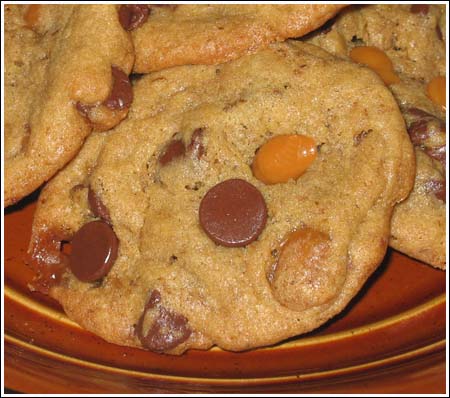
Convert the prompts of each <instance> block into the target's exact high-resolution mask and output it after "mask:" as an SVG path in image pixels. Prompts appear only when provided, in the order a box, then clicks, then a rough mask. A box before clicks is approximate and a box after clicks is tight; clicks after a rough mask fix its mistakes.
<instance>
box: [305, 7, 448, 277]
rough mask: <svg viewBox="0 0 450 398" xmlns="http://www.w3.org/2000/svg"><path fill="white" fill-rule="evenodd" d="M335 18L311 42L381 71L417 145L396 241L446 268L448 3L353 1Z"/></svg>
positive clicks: (394, 234)
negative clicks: (414, 169) (365, 3)
mask: <svg viewBox="0 0 450 398" xmlns="http://www.w3.org/2000/svg"><path fill="white" fill-rule="evenodd" d="M332 22H333V23H330V24H329V25H328V26H327V27H326V29H322V30H320V31H318V32H315V33H314V34H312V35H311V36H310V37H308V39H307V41H309V42H312V43H314V44H316V45H320V46H321V47H323V48H325V49H327V50H328V51H330V52H332V53H334V54H336V55H338V56H342V57H344V58H351V59H353V60H354V61H355V62H360V63H364V64H367V65H368V66H369V67H372V68H373V69H374V70H376V71H377V72H378V73H379V75H380V77H381V78H382V79H383V80H384V81H385V83H386V84H387V85H388V86H389V88H390V89H391V90H392V92H393V94H394V96H395V98H396V100H397V101H398V103H399V105H400V107H401V110H402V113H403V115H404V118H405V121H406V124H407V127H408V131H409V133H410V136H411V140H412V143H413V144H414V146H415V148H416V163H417V175H416V182H415V185H414V189H413V191H412V192H411V195H410V196H409V198H408V199H407V200H406V201H404V202H403V203H401V204H400V205H398V206H397V207H396V209H395V212H394V217H393V219H392V237H391V240H390V245H391V246H392V247H393V248H395V249H397V250H399V251H401V252H403V253H405V254H407V255H409V256H411V257H413V258H416V259H418V260H420V261H423V262H425V263H427V264H430V265H432V266H434V267H437V268H441V269H445V268H446V231H447V228H446V204H445V196H446V193H445V187H446V179H445V168H446V167H445V166H446V165H445V161H446V128H445V107H443V105H445V91H446V85H445V73H446V59H445V40H444V39H445V37H444V36H445V6H443V5H428V4H420V5H419V4H415V5H387V4H383V5H370V6H353V7H350V8H348V9H347V10H344V11H343V12H342V13H341V14H340V15H339V16H338V17H337V18H336V20H334V21H332ZM443 32H444V34H443ZM374 48H375V50H374ZM377 50H378V52H377ZM377 62H378V64H377ZM388 64H389V71H388V72H386V69H387V65H388Z"/></svg>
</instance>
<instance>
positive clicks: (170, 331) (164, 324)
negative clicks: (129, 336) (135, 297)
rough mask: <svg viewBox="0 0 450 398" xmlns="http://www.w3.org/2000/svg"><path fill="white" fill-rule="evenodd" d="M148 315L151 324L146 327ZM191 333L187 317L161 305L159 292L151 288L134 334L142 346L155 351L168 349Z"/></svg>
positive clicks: (178, 343) (181, 341) (184, 339)
mask: <svg viewBox="0 0 450 398" xmlns="http://www.w3.org/2000/svg"><path fill="white" fill-rule="evenodd" d="M148 317H151V319H150V320H151V324H150V326H149V327H146V325H145V324H146V323H148V320H146V318H148ZM146 321H147V322H146ZM144 329H147V330H144ZM191 333H192V331H191V329H190V328H189V326H188V320H187V318H186V317H184V316H183V315H180V314H177V313H175V312H173V311H171V310H168V309H167V308H165V307H163V306H162V304H161V294H160V293H159V291H158V290H153V291H152V293H151V295H150V298H149V300H148V302H147V304H146V305H145V308H144V311H143V313H142V315H141V317H140V318H139V321H138V323H137V325H136V335H137V337H138V338H139V340H140V342H141V344H142V346H143V347H145V348H148V349H149V350H151V351H155V352H164V351H168V350H170V349H172V348H175V347H176V346H178V345H180V344H181V343H183V342H185V341H186V340H187V339H188V338H189V336H190V335H191Z"/></svg>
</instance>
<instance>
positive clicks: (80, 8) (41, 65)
mask: <svg viewBox="0 0 450 398" xmlns="http://www.w3.org/2000/svg"><path fill="white" fill-rule="evenodd" d="M4 30H5V40H4V42H5V74H4V79H5V80H4V82H5V85H4V92H5V120H4V139H5V147H4V154H5V188H4V194H5V205H6V206H7V205H10V204H13V203H16V202H17V201H18V200H20V199H21V198H23V197H24V196H26V195H28V194H29V193H31V192H32V191H34V190H35V189H37V188H38V187H39V186H40V185H41V184H42V183H43V182H45V181H47V180H48V179H49V178H51V177H52V176H53V175H54V174H55V173H56V172H57V171H58V170H59V169H61V168H62V167H63V166H64V165H65V164H66V163H67V162H69V161H70V160H71V159H72V158H73V157H74V156H75V154H76V153H77V152H78V150H79V149H80V147H81V145H82V144H83V141H84V139H85V138H86V136H87V135H88V134H89V133H90V132H91V131H92V129H96V130H105V129H109V128H111V127H113V126H114V125H116V124H117V123H118V122H119V121H121V120H122V119H123V118H124V117H125V116H126V114H127V112H128V108H129V105H130V103H131V100H132V92H131V86H130V84H129V81H128V74H129V73H130V71H131V68H132V64H133V60H134V54H133V47H132V43H131V38H130V37H129V33H128V32H126V31H125V30H124V29H123V28H122V26H121V24H120V22H119V19H118V9H117V7H116V6H112V5H38V4H33V5H13V4H9V5H6V6H5V29H4Z"/></svg>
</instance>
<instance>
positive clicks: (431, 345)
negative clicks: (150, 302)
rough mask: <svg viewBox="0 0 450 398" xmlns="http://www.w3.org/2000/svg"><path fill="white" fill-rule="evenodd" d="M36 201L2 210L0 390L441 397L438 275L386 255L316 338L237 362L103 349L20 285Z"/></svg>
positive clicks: (210, 354) (442, 310)
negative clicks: (1, 351) (1, 382)
mask: <svg viewBox="0 0 450 398" xmlns="http://www.w3.org/2000/svg"><path fill="white" fill-rule="evenodd" d="M35 205H36V195H34V196H32V197H30V198H28V199H27V200H26V201H24V202H22V203H21V204H20V205H19V206H15V207H12V208H8V209H7V210H6V212H5V230H4V231H5V234H4V241H5V242H4V243H5V246H4V247H5V258H4V264H5V289H4V291H5V293H4V300H5V307H4V308H5V312H4V325H5V337H4V346H5V385H6V387H8V388H11V389H13V390H17V391H21V392H25V393H59V394H61V393H76V394H81V393H164V392H166V393H200V392H204V393H233V392H238V393H282V392H288V393H359V394H361V393H416V394H417V393H428V394H430V393H445V388H446V387H445V344H446V341H445V336H446V294H445V292H446V276H445V272H442V271H439V270H435V269H433V268H431V267H428V266H426V265H425V264H422V263H419V262H417V261H414V260H412V259H410V258H408V257H405V256H403V255H401V254H400V253H397V252H395V251H389V252H388V253H387V255H386V259H385V261H384V262H383V263H382V264H381V265H380V267H379V268H378V270H377V271H376V272H375V273H374V274H373V275H372V277H371V278H370V279H369V280H368V281H367V283H366V285H365V286H364V288H363V289H362V290H361V292H360V293H359V294H358V296H357V297H355V298H354V300H352V302H351V303H350V304H349V305H348V307H347V308H346V310H345V311H344V312H343V313H341V314H339V315H338V316H337V317H335V318H334V319H332V320H331V321H329V322H328V323H327V324H325V325H323V326H322V327H320V328H319V329H317V330H316V331H314V332H312V333H309V334H306V335H303V336H300V337H297V338H293V339H290V340H288V341H285V342H283V343H281V344H278V345H275V346H272V347H267V348H262V349H258V350H252V351H248V352H243V353H232V352H226V351H222V350H220V349H217V348H213V349H212V350H209V351H206V352H203V351H196V350H192V351H189V352H187V353H186V354H184V355H182V356H179V357H174V356H169V355H160V354H155V353H151V352H147V351H144V350H139V349H135V348H128V347H121V346H117V345H114V344H110V343H107V342H105V341H104V340H102V339H101V338H99V337H97V336H95V335H93V334H91V333H89V332H87V331H85V330H83V329H81V328H80V327H78V326H77V325H76V324H75V323H73V322H71V321H70V320H69V319H68V318H67V317H66V316H65V315H64V313H63V311H62V310H61V307H60V306H59V304H58V303H56V302H55V301H53V300H51V299H50V298H48V297H46V296H43V295H40V294H38V293H31V292H30V291H28V289H27V284H28V282H29V281H30V279H31V277H32V273H31V271H30V270H29V269H28V268H27V266H26V265H25V263H24V260H25V258H26V251H27V245H28V241H29V237H30V232H31V222H32V216H33V212H34V209H35Z"/></svg>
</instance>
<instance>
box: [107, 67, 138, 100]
mask: <svg viewBox="0 0 450 398" xmlns="http://www.w3.org/2000/svg"><path fill="white" fill-rule="evenodd" d="M111 71H112V75H113V88H112V90H111V93H110V94H109V97H108V98H107V99H106V100H105V101H104V104H105V106H106V107H108V108H109V109H124V108H129V107H130V105H131V103H132V102H133V90H132V88H131V83H130V80H129V79H128V76H127V74H126V73H125V72H124V71H122V69H120V68H118V67H117V66H114V65H112V67H111Z"/></svg>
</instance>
